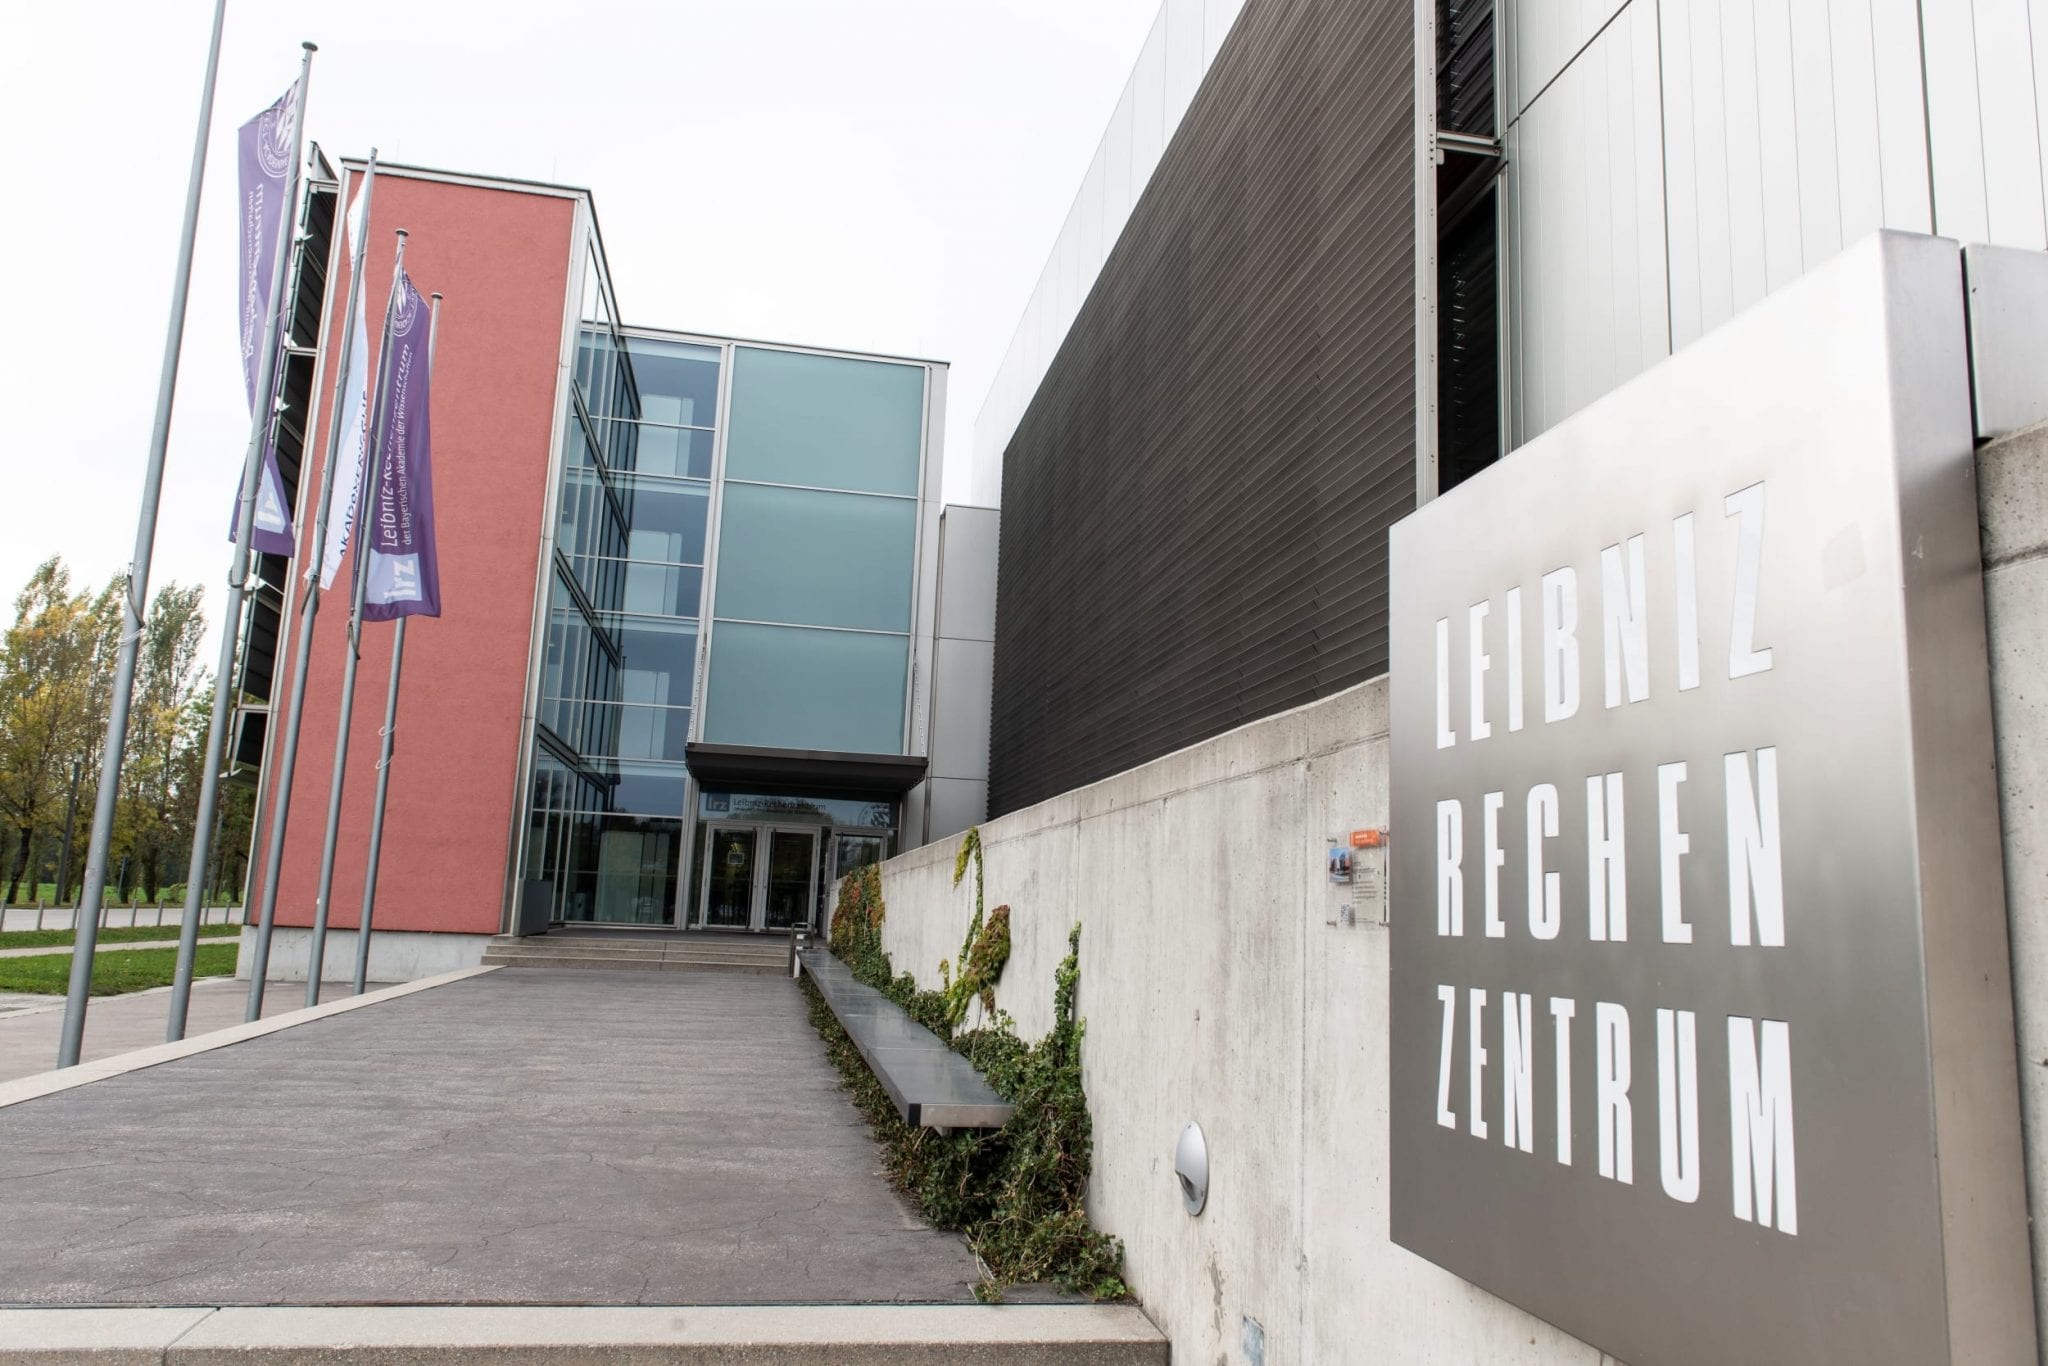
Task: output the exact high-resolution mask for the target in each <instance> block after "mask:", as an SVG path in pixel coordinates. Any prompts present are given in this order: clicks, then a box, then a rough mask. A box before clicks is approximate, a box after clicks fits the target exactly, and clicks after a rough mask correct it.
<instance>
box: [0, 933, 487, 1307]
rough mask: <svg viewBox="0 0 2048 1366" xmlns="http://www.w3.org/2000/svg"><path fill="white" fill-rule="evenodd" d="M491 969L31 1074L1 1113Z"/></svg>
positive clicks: (2, 1093) (17, 1084)
mask: <svg viewBox="0 0 2048 1366" xmlns="http://www.w3.org/2000/svg"><path fill="white" fill-rule="evenodd" d="M496 971H497V969H496V968H491V967H483V968H463V969H462V970H460V971H458V972H444V973H442V974H441V975H440V976H438V977H422V978H420V979H419V980H418V981H417V982H402V983H400V984H399V985H398V986H395V987H385V988H383V989H382V990H381V991H370V992H365V993H364V994H363V995H361V996H350V997H347V998H345V999H343V1000H339V1001H330V1002H329V1003H327V1004H326V1005H319V1006H313V1007H311V1008H309V1009H306V1010H294V1011H291V1012H289V1013H288V1014H284V1015H271V1016H268V1017H266V1018H264V1019H261V1020H257V1021H255V1022H254V1023H252V1024H239V1025H233V1026H231V1027H229V1028H227V1029H216V1030H214V1031H213V1032H212V1033H210V1034H200V1035H196V1036H195V1037H193V1038H189V1039H184V1040H181V1041H180V1042H178V1043H165V1044H158V1045H157V1046H156V1047H154V1048H138V1049H136V1050H135V1051H134V1052H132V1053H117V1054H115V1055H114V1056H113V1057H111V1058H101V1059H99V1060H98V1061H97V1062H83V1063H80V1064H78V1066H76V1067H66V1068H61V1069H59V1070H57V1071H52V1072H38V1073H36V1074H35V1075H33V1076H28V1077H21V1078H19V1079H17V1080H15V1081H10V1082H4V1083H0V1109H5V1108H6V1107H8V1106H10V1105H19V1104H21V1103H22V1102H23V1101H29V1100H36V1099H39V1098H41V1097H43V1096H51V1095H55V1094H57V1093H58V1092H60V1091H69V1090H71V1089H72V1088H73V1087H76V1086H85V1085H88V1084H90V1083H92V1082H96V1081H105V1080H106V1079H107V1078H108V1077H118V1076H121V1075H123V1074H124V1073H128V1072H139V1071H141V1070H142V1069H143V1068H145V1067H155V1066H157V1065H158V1064H159V1063H166V1062H176V1061H177V1060H178V1059H180V1058H189V1057H192V1056H194V1055H195V1054H199V1053H210V1052H212V1051H213V1050H214V1049H216V1048H226V1047H227V1046H228V1045H229V1044H237V1043H241V1042H243V1041H244V1040H247V1039H257V1038H261V1037H263V1036H264V1035H265V1034H275V1033H277V1032H278V1031H280V1030H285V1029H290V1028H292V1027H294V1026H295V1025H302V1024H311V1023H312V1022H313V1021H315V1020H324V1019H326V1018H328V1017H329V1016H330V1015H342V1014H346V1013H347V1012H348V1011H351V1010H360V1009H362V1008H363V1007H364V1006H371V1005H376V1004H377V1003H378V1002H380V1001H390V1000H395V999H397V998H398V997H400V996H410V995H411V994H412V993H414V992H416V991H428V990H431V989H432V988H434V987H441V986H446V985H448V984H449V983H450V982H460V981H461V980H463V979H464V978H466V977H476V976H479V975H481V974H483V973H486V972H496ZM273 985H275V984H273ZM88 1018H90V1017H88ZM5 1341H6V1338H5V1336H4V1335H0V1343H4V1342H5Z"/></svg>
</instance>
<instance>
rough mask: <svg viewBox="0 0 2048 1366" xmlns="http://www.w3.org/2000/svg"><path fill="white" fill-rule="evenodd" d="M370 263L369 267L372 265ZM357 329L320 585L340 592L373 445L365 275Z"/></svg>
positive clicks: (355, 237)
mask: <svg viewBox="0 0 2048 1366" xmlns="http://www.w3.org/2000/svg"><path fill="white" fill-rule="evenodd" d="M362 220H363V196H362V195H361V194H360V193H358V194H357V195H356V202H355V203H354V204H353V205H351V206H350V207H349V211H348V217H347V228H348V251H349V259H350V260H351V261H353V260H354V259H355V244H356V243H357V242H358V241H360V240H361V238H362V235H363V221H362ZM366 264H367V263H366ZM355 291H356V325H355V328H354V330H353V331H351V332H350V333H349V335H348V350H347V351H346V353H344V355H343V356H342V362H341V363H342V374H343V379H342V385H341V411H340V414H339V416H340V418H341V445H340V446H338V447H337V448H336V450H335V457H336V458H337V459H338V460H340V461H341V462H342V463H341V468H340V469H339V470H337V471H336V474H337V475H338V476H339V477H338V478H337V479H336V480H335V482H334V503H333V504H332V505H330V507H329V509H328V514H327V546H326V548H325V550H324V551H323V552H322V553H321V556H320V586H321V587H322V588H332V587H334V576H335V575H336V574H339V573H340V572H341V557H342V555H343V554H344V553H346V552H347V550H348V538H349V533H350V532H351V531H353V530H354V529H355V520H356V502H357V500H358V499H360V498H361V497H362V491H363V451H364V448H365V447H366V446H367V445H368V444H369V433H368V432H367V431H366V430H365V429H366V428H367V427H368V426H369V425H370V422H369V418H370V414H369V406H370V383H369V381H370V373H369V371H370V332H369V322H368V319H369V312H370V310H369V294H368V291H366V290H365V289H364V288H363V280H362V277H361V276H360V275H358V276H357V277H356V280H355Z"/></svg>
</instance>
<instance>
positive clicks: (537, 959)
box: [483, 948, 788, 977]
mask: <svg viewBox="0 0 2048 1366" xmlns="http://www.w3.org/2000/svg"><path fill="white" fill-rule="evenodd" d="M483 965H484V966H485V967H504V968H588V969H595V970H597V971H600V972H733V973H751V974H754V975H756V976H764V977H770V976H780V975H782V974H783V973H785V972H787V971H788V966H787V962H786V960H785V959H783V958H779V957H778V958H775V959H771V960H759V959H736V958H721V957H700V956H695V955H689V954H677V955H671V956H666V957H662V956H656V955H652V954H639V955H628V954H603V953H567V952H556V953H513V952H508V951H506V950H503V949H496V948H486V949H485V950H484V957H483Z"/></svg>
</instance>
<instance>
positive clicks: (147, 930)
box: [0, 920, 242, 949]
mask: <svg viewBox="0 0 2048 1366" xmlns="http://www.w3.org/2000/svg"><path fill="white" fill-rule="evenodd" d="M241 932H242V927H241V926H240V925H201V926H200V927H199V933H200V935H201V937H203V938H206V939H219V938H222V937H224V936H228V935H237V934H240V933H241ZM72 933H73V932H72V931H70V930H8V931H6V932H5V933H4V934H0V949H40V948H70V947H71V945H72V944H73V943H75V942H76V941H75V940H74V939H73V937H72ZM177 937H178V922H177V921H175V920H173V921H171V922H170V923H168V924H166V925H164V926H163V927H162V928H161V929H159V928H158V927H156V926H155V925H137V926H136V927H135V928H134V929H132V930H131V929H129V928H128V927H127V926H126V925H120V926H116V927H115V928H113V929H106V930H101V931H100V943H102V944H147V943H149V942H150V941H151V940H153V939H176V938H177Z"/></svg>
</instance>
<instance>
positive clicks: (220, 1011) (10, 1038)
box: [0, 940, 381, 1115]
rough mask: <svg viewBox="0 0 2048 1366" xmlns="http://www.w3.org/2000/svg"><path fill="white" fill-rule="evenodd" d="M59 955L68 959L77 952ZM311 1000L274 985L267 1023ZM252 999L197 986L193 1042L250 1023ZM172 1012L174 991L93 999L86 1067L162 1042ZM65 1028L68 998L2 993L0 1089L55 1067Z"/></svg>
mask: <svg viewBox="0 0 2048 1366" xmlns="http://www.w3.org/2000/svg"><path fill="white" fill-rule="evenodd" d="M200 942H201V943H204V942H206V941H204V940H201V941H200ZM228 942H230V943H232V942H234V941H232V940H230V941H228ZM108 947H109V948H112V947H113V945H109V946H108ZM135 947H138V948H140V947H144V946H142V945H136V946H135ZM46 952H47V950H46ZM59 952H62V953H67V954H68V953H69V952H70V950H69V949H62V950H59ZM379 985H381V984H379ZM347 992H348V984H347V983H345V982H344V983H340V984H338V985H337V984H335V983H332V982H330V983H328V984H327V986H326V988H325V989H324V990H323V992H322V993H321V994H322V997H323V999H326V1000H336V999H339V997H340V996H342V995H345V994H346V993H347ZM305 994H306V986H305V983H303V982H272V983H271V984H270V987H269V989H268V990H266V991H265V992H264V994H263V1014H264V1016H265V1017H266V1018H267V1017H269V1016H272V1015H281V1014H283V1013H284V1012H285V1011H288V1010H298V1009H299V1008H301V1007H302V1006H304V1005H305V1004H306V999H305ZM248 996H249V984H248V983H247V982H244V981H241V980H239V979H236V978H231V977H208V978H204V979H202V980H200V981H197V982H194V983H193V984H192V1002H191V1008H190V1009H189V1010H188V1011H187V1012H186V1015H185V1034H186V1037H187V1038H190V1037H191V1036H192V1035H194V1034H205V1033H209V1032H211V1031H213V1030H216V1029H225V1028H227V1027H228V1026H229V1025H238V1024H240V1023H242V1014H243V1011H244V1010H245V1009H246V1007H247V1004H248ZM170 1008H171V989H170V988H169V987H156V988H153V989H151V990H149V991H134V992H128V993H126V994H125V995H121V996H95V997H93V998H92V1004H91V1005H90V1006H89V1007H87V1009H86V1012H85V1049H84V1052H83V1054H82V1055H81V1057H82V1060H83V1061H85V1062H94V1061H97V1060H98V1059H100V1058H111V1057H113V1056H114V1055H115V1054H117V1053H128V1052H132V1051H134V1050H135V1049H138V1048H149V1047H153V1046H154V1045H156V1044H160V1043H162V1042H163V1041H164V1023H165V1021H166V1020H167V1019H168V1018H169V1013H170ZM63 1027H64V998H63V997H62V996H34V995H29V994H28V993H26V992H6V993H0V1082H5V1081H13V1080H14V1079H15V1078H17V1077H29V1076H34V1075H35V1074H36V1073H38V1072H47V1071H49V1070H50V1069H51V1068H52V1067H55V1066H56V1065H57V1040H58V1036H59V1035H60V1034H61V1033H62V1032H63ZM5 1114H6V1111H4V1110H0V1115H5Z"/></svg>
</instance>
